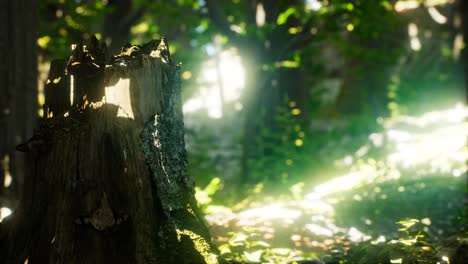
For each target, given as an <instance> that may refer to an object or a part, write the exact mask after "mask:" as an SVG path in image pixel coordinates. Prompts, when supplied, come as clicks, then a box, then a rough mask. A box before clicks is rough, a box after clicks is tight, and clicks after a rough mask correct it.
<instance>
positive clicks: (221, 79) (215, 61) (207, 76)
mask: <svg viewBox="0 0 468 264" xmlns="http://www.w3.org/2000/svg"><path fill="white" fill-rule="evenodd" d="M206 50H207V53H212V54H211V55H215V54H216V49H215V47H214V45H208V46H207V48H206ZM202 68H203V69H204V70H203V72H202V75H201V78H200V79H198V82H199V83H202V84H203V86H202V87H200V88H199V91H198V93H196V95H195V96H194V97H192V98H189V99H188V100H187V101H186V102H185V103H184V106H183V111H184V113H193V112H197V111H201V110H205V111H206V112H207V113H208V115H209V116H210V117H212V118H221V117H222V116H223V111H222V109H223V103H234V108H235V110H238V111H239V110H241V109H242V105H241V104H240V103H239V102H238V101H239V99H240V97H241V93H242V89H243V88H244V83H245V71H244V68H243V66H242V63H241V59H240V57H239V56H238V55H237V53H236V52H235V50H232V49H231V50H225V51H222V52H220V53H219V54H218V56H213V58H212V59H210V60H208V61H206V62H205V63H203V65H202ZM221 89H222V91H221Z"/></svg>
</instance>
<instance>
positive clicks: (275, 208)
mask: <svg viewBox="0 0 468 264" xmlns="http://www.w3.org/2000/svg"><path fill="white" fill-rule="evenodd" d="M301 215H302V212H301V211H299V210H294V209H289V208H286V207H283V206H280V205H274V204H271V205H267V206H264V207H260V208H252V209H248V210H245V211H242V212H240V213H239V217H240V218H255V219H263V220H271V219H296V218H298V217H299V216H301Z"/></svg>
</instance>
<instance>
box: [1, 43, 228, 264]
mask: <svg viewBox="0 0 468 264" xmlns="http://www.w3.org/2000/svg"><path fill="white" fill-rule="evenodd" d="M103 54H104V51H103V48H102V47H101V46H99V45H98V44H97V43H96V41H94V43H91V45H90V46H88V47H87V46H84V45H78V46H76V47H75V49H74V51H73V54H72V56H71V57H70V60H69V61H68V64H66V68H65V69H64V68H63V67H64V66H65V65H64V64H63V63H61V62H54V63H53V65H52V67H51V74H50V76H49V80H48V85H47V87H46V95H47V98H46V105H45V111H46V113H47V118H45V119H44V120H42V121H41V125H40V127H39V129H37V130H36V131H35V134H34V136H33V138H31V139H30V140H29V141H28V142H26V143H24V144H21V145H19V146H18V149H19V150H21V151H25V152H27V153H28V157H29V162H30V163H31V164H33V168H32V174H33V176H32V177H31V178H28V179H27V182H26V183H25V186H26V187H25V188H26V190H25V192H24V195H23V197H22V199H21V203H20V206H19V207H18V209H17V210H16V211H15V212H14V213H13V215H12V216H11V217H9V218H7V219H5V220H7V221H5V223H2V225H0V259H1V260H2V263H23V262H25V261H26V260H27V261H28V263H219V262H222V260H221V259H219V257H218V255H217V250H216V247H215V246H214V245H213V244H212V243H211V239H210V234H209V232H208V229H207V228H206V226H205V224H204V221H203V219H202V216H201V215H200V213H199V211H198V208H197V203H196V200H195V198H194V186H193V183H192V181H191V180H190V178H189V176H188V173H187V160H186V153H185V146H184V130H183V117H182V107H181V99H180V78H179V75H180V68H179V66H177V65H174V64H172V63H171V62H170V59H169V51H168V47H167V43H166V42H165V40H162V41H151V42H149V43H147V44H145V45H143V46H141V47H139V46H131V47H126V48H125V49H124V51H123V52H122V53H121V54H120V55H118V56H114V57H113V58H112V63H111V64H110V65H106V64H105V61H106V58H105V57H104V55H103ZM61 65H62V66H61ZM58 69H61V70H58ZM70 89H71V93H70ZM69 94H72V95H70V96H68V95H69ZM66 105H68V106H69V107H68V109H64V107H63V106H66ZM70 105H72V106H70Z"/></svg>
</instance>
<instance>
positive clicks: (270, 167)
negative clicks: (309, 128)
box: [249, 99, 307, 183]
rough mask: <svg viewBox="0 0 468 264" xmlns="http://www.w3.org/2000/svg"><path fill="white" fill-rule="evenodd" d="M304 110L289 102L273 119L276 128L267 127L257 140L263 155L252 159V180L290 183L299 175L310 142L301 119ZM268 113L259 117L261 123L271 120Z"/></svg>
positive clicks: (259, 151)
mask: <svg viewBox="0 0 468 264" xmlns="http://www.w3.org/2000/svg"><path fill="white" fill-rule="evenodd" d="M300 114H301V109H300V108H298V107H297V104H296V102H294V101H289V100H287V99H286V100H285V103H284V104H283V105H282V106H279V107H278V109H277V112H276V115H275V116H274V117H273V119H274V120H273V122H274V124H275V125H274V126H273V127H272V126H269V125H264V126H262V128H261V131H260V133H259V135H258V137H257V138H256V148H257V149H258V153H261V154H260V156H256V157H253V158H252V159H251V160H249V163H250V167H251V168H252V170H251V176H250V177H251V179H252V180H254V181H256V182H259V181H264V182H278V181H279V182H283V183H284V182H287V181H288V179H289V178H290V177H291V176H294V174H295V173H296V168H297V166H295V163H296V162H297V161H298V160H300V159H301V158H302V157H303V156H302V155H303V153H302V151H301V149H302V148H303V146H304V144H305V143H306V142H307V138H306V136H305V132H304V129H303V127H302V125H301V122H300V120H299V119H298V118H297V116H298V115H300ZM269 118H271V117H266V116H265V113H261V114H260V115H259V116H258V122H264V121H262V120H268V119H269Z"/></svg>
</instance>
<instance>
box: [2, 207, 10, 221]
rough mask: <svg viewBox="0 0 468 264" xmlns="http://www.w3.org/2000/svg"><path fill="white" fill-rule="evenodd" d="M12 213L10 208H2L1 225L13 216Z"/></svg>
mask: <svg viewBox="0 0 468 264" xmlns="http://www.w3.org/2000/svg"><path fill="white" fill-rule="evenodd" d="M11 213H12V211H11V209H10V208H8V207H2V208H0V223H1V222H2V221H3V219H5V217H7V216H9V215H11Z"/></svg>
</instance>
